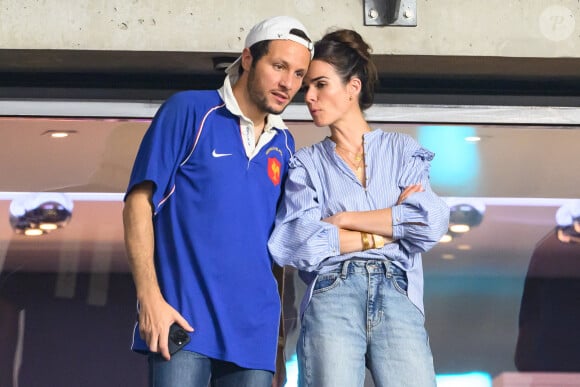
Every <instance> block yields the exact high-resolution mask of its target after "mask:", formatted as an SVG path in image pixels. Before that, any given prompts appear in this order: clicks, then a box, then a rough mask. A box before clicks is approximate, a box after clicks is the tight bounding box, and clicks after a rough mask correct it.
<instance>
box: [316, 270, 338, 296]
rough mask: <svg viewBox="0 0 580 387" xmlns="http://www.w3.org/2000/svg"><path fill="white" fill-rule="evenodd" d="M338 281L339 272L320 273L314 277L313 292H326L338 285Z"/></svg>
mask: <svg viewBox="0 0 580 387" xmlns="http://www.w3.org/2000/svg"><path fill="white" fill-rule="evenodd" d="M339 281H340V274H339V273H326V274H320V275H319V276H318V277H317V278H316V283H315V284H314V290H313V294H316V293H322V292H326V291H328V290H330V289H333V288H335V287H337V286H338V284H339Z"/></svg>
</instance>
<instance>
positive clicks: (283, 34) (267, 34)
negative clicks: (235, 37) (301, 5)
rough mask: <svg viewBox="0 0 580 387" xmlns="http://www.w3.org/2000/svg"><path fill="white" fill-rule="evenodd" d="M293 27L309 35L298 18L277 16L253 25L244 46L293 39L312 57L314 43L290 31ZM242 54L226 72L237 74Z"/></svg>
mask: <svg viewBox="0 0 580 387" xmlns="http://www.w3.org/2000/svg"><path fill="white" fill-rule="evenodd" d="M293 29H297V30H301V31H302V32H304V33H305V34H306V36H308V37H309V38H310V36H309V34H308V31H307V30H306V27H304V25H303V24H302V23H300V22H299V21H298V20H296V19H294V18H293V17H290V16H275V17H272V18H269V19H266V20H262V21H261V22H259V23H258V24H256V25H255V26H253V27H252V29H251V30H250V32H249V33H248V36H246V43H245V45H244V48H248V47H251V46H253V45H254V44H256V43H258V42H262V41H264V40H292V41H293V42H296V43H300V44H301V45H303V46H304V47H306V48H307V49H308V51H310V58H312V56H313V55H314V44H313V43H312V42H311V41H309V40H306V39H304V38H302V37H301V36H298V35H295V34H293V33H290V31H292V30H293ZM241 60H242V56H241V55H240V56H239V57H238V59H236V61H235V62H234V63H232V64H231V65H229V66H228V67H227V68H226V73H227V74H231V75H237V74H238V69H239V67H240V62H241Z"/></svg>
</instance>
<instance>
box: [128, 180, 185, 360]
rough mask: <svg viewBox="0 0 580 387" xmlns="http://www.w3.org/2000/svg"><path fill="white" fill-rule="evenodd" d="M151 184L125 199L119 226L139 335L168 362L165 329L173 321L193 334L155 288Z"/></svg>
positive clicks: (144, 184)
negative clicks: (134, 295) (132, 285)
mask: <svg viewBox="0 0 580 387" xmlns="http://www.w3.org/2000/svg"><path fill="white" fill-rule="evenodd" d="M152 192H153V184H152V183H151V182H144V183H141V184H138V185H136V186H135V187H134V188H133V189H132V190H131V192H130V193H129V194H128V195H127V197H126V199H125V206H124V208H123V225H124V231H125V248H126V250H127V256H128V259H129V265H130V267H131V272H132V274H133V281H134V282H135V288H136V290H137V300H138V301H139V306H140V308H139V334H140V335H141V337H142V338H143V339H144V340H145V341H146V342H147V345H148V347H149V350H151V351H152V352H159V353H161V355H162V356H163V357H164V358H166V359H169V358H170V355H169V349H168V336H169V327H170V326H171V324H172V323H173V322H177V323H178V324H179V325H181V326H182V327H183V328H184V329H186V330H188V331H190V332H191V331H193V328H192V327H191V326H190V325H189V323H188V322H187V321H186V320H185V319H184V318H183V317H182V316H181V315H180V314H179V313H178V312H177V311H176V310H175V309H174V308H173V307H172V306H171V305H169V304H168V303H167V302H166V301H165V299H164V298H163V295H162V294H161V290H160V289H159V283H158V280H157V273H156V272H155V264H154V259H153V256H154V235H153V205H152V200H151V198H152Z"/></svg>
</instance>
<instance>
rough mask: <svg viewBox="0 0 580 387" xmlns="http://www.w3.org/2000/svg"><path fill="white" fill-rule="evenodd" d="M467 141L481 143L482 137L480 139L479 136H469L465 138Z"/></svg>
mask: <svg viewBox="0 0 580 387" xmlns="http://www.w3.org/2000/svg"><path fill="white" fill-rule="evenodd" d="M465 141H467V142H478V141H481V137H479V136H469V137H465Z"/></svg>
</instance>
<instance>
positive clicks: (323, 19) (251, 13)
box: [0, 0, 580, 71]
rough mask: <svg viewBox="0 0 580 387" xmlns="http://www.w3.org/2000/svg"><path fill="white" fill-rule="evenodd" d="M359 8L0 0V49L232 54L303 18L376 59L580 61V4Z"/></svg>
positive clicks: (462, 1) (516, 1) (304, 2)
mask: <svg viewBox="0 0 580 387" xmlns="http://www.w3.org/2000/svg"><path fill="white" fill-rule="evenodd" d="M249 4H256V5H255V6H251V5H249ZM363 5H364V1H363V0H359V1H354V0H342V1H336V0H282V1H280V0H278V1H272V0H256V1H255V2H250V1H247V0H246V1H242V0H230V1H228V0H210V1H199V0H84V1H83V0H0V49H63V50H119V51H133V50H140V51H206V52H232V53H234V52H239V51H240V50H241V48H242V46H243V40H244V38H245V35H246V33H247V31H248V29H249V28H250V27H251V26H252V25H253V24H254V23H256V22H257V21H259V20H261V19H263V18H265V17H268V16H273V15H279V14H288V15H292V16H295V17H297V18H299V19H301V20H302V21H303V23H304V24H305V25H306V26H307V27H308V28H309V30H310V32H311V35H312V36H313V38H314V39H318V38H320V37H321V36H322V34H324V32H325V31H326V30H327V29H328V28H329V27H333V26H339V27H348V28H354V29H356V30H357V31H359V32H360V33H361V34H362V35H363V36H364V37H365V38H366V39H367V40H368V41H369V43H370V44H371V46H372V47H373V48H374V52H375V53H376V54H397V55H451V56H498V57H545V58H555V57H572V58H578V57H580V1H578V0H561V1H555V0H480V1H474V0H417V27H376V26H368V27H367V26H364V17H363ZM579 71H580V70H579Z"/></svg>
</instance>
